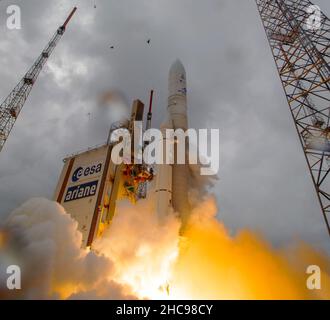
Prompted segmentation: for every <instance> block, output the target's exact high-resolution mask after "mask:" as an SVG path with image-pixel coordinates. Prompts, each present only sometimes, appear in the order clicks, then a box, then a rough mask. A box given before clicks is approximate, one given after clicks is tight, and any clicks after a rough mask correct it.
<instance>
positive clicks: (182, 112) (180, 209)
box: [167, 60, 189, 224]
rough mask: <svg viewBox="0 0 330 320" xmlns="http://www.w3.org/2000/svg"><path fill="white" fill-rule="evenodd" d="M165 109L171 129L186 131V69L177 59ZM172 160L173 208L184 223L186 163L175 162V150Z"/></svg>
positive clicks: (170, 76)
mask: <svg viewBox="0 0 330 320" xmlns="http://www.w3.org/2000/svg"><path fill="white" fill-rule="evenodd" d="M167 110H168V115H169V119H170V121H171V122H172V125H173V129H174V130H177V129H183V130H184V131H186V130H187V129H188V117H187V82H186V71H185V69H184V67H183V65H182V63H181V62H180V61H179V60H177V61H175V62H174V63H173V65H172V67H171V69H170V74H169V97H168V109H167ZM175 149H176V148H175ZM174 161H175V163H174V165H173V170H172V203H173V209H174V211H175V212H177V213H179V215H180V217H181V220H182V223H183V224H185V223H186V221H187V218H188V214H189V203H188V174H189V172H188V165H187V164H177V163H176V152H175V154H174Z"/></svg>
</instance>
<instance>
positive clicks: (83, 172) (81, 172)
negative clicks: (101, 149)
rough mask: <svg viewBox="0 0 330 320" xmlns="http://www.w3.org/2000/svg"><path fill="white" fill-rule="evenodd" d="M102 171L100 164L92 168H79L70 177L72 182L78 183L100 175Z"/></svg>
mask: <svg viewBox="0 0 330 320" xmlns="http://www.w3.org/2000/svg"><path fill="white" fill-rule="evenodd" d="M101 170H102V163H99V164H97V165H92V166H86V167H79V168H77V169H76V170H75V171H74V173H73V175H72V182H78V181H79V180H80V179H82V178H87V177H89V176H92V175H94V174H97V173H100V172H101Z"/></svg>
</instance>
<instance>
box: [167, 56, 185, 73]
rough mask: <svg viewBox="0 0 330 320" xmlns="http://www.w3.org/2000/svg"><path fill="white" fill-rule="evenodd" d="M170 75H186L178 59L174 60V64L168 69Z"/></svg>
mask: <svg viewBox="0 0 330 320" xmlns="http://www.w3.org/2000/svg"><path fill="white" fill-rule="evenodd" d="M171 73H181V74H185V73H186V70H185V69H184V66H183V64H182V62H181V61H180V60H179V59H177V60H175V62H174V63H173V64H172V66H171V69H170V74H171Z"/></svg>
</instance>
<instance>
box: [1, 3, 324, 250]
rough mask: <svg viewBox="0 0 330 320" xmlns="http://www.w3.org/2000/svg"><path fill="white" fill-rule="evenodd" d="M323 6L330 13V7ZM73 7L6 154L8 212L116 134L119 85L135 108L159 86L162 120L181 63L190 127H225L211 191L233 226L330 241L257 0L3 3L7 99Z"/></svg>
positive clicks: (48, 192) (46, 192) (278, 238)
mask: <svg viewBox="0 0 330 320" xmlns="http://www.w3.org/2000/svg"><path fill="white" fill-rule="evenodd" d="M13 3H15V4H17V5H19V6H20V7H21V11H22V29H21V30H8V29H7V27H6V17H7V15H6V8H7V6H8V5H10V4H13ZM318 4H319V5H320V6H321V8H322V9H323V11H324V12H325V13H326V14H327V15H328V16H329V14H330V2H329V1H328V0H323V1H318ZM74 5H78V11H77V14H76V16H75V17H74V19H73V20H72V23H71V24H70V25H69V27H68V29H67V32H66V33H65V35H64V37H63V38H62V40H61V42H60V43H59V45H58V46H57V48H56V49H55V51H54V53H53V55H52V56H51V58H50V59H49V62H48V63H47V66H46V68H45V69H44V70H43V71H42V73H41V75H40V77H39V79H38V82H37V83H36V85H35V87H34V88H33V91H32V93H31V95H30V97H29V99H28V101H27V103H26V104H25V106H24V109H23V111H22V113H21V114H20V117H19V119H18V121H17V122H16V125H15V127H14V130H13V131H12V134H11V136H10V138H9V140H8V142H7V144H6V146H5V148H4V150H3V151H2V153H1V155H0V216H1V217H2V219H3V218H4V217H5V216H6V215H7V214H8V213H10V211H11V210H12V209H13V208H15V207H17V206H18V205H20V204H21V203H22V202H24V201H25V200H27V199H29V198H31V197H35V196H43V197H47V198H52V195H53V192H54V189H55V186H56V183H57V179H58V176H59V174H60V171H61V168H62V159H63V158H64V156H65V155H67V154H70V153H73V152H75V151H79V150H81V149H84V148H87V147H91V146H93V145H97V144H100V143H103V142H104V141H105V140H106V137H107V132H108V127H109V126H110V124H111V121H112V119H111V116H109V114H108V113H107V110H105V109H104V108H100V107H99V106H98V103H97V101H98V99H99V96H100V94H101V93H102V92H104V91H105V90H119V91H120V92H121V93H122V94H123V95H124V97H125V99H126V101H127V102H128V103H129V104H131V102H132V100H133V99H136V98H139V99H141V100H143V101H145V102H147V101H148V95H149V91H150V89H152V88H153V89H155V115H154V124H155V125H159V124H160V122H161V121H162V120H163V119H164V117H165V114H166V106H167V78H168V70H169V68H170V65H171V63H172V62H173V61H174V60H175V59H176V58H180V59H181V61H182V62H183V64H184V65H185V68H186V72H187V80H188V95H189V96H188V98H189V106H188V107H189V121H190V126H191V127H195V128H220V130H221V146H220V151H221V169H220V173H219V176H220V180H219V182H218V183H217V184H216V186H215V187H214V189H213V190H212V191H213V192H214V193H215V195H216V197H217V201H218V204H219V207H220V211H219V218H220V219H221V220H223V221H224V222H225V224H226V225H227V226H228V228H229V229H230V230H232V232H236V231H237V230H239V229H242V228H249V229H252V230H256V231H259V232H262V233H263V234H264V235H265V237H267V238H268V239H269V240H270V241H272V242H273V243H274V244H275V245H279V244H281V245H286V244H288V243H290V241H291V240H292V239H296V238H300V239H304V240H306V241H308V242H310V243H312V244H313V245H315V246H316V247H319V248H321V247H323V248H327V247H329V241H330V239H329V237H328V235H327V232H326V227H325V224H324V221H323V218H322V215H321V210H320V208H319V205H318V203H317V200H316V194H315V192H314V189H313V186H312V182H311V178H310V177H309V175H308V171H307V166H306V163H305V159H304V156H303V152H302V150H301V146H300V144H299V141H298V137H297V135H296V131H295V129H294V125H293V122H292V119H291V115H290V113H289V109H288V105H287V102H286V99H285V95H284V93H283V89H282V87H281V83H280V80H279V77H278V75H277V71H276V68H275V65H274V61H273V59H272V56H271V52H270V49H269V46H268V43H267V41H266V37H265V32H264V30H263V28H262V24H261V21H260V18H259V15H258V12H257V8H256V5H255V2H254V0H203V1H198V0H139V1H137V0H84V1H71V0H56V1H55V0H53V1H52V0H24V1H23V0H22V1H18V0H17V1H7V0H2V1H0V31H1V36H0V66H1V69H0V75H1V76H0V97H1V100H2V99H3V98H4V97H6V96H7V95H8V93H9V92H10V90H11V89H12V88H13V87H14V86H15V85H16V83H17V82H18V81H19V80H20V78H21V77H22V76H23V74H24V73H25V72H26V71H27V69H28V68H29V67H30V66H31V65H32V63H33V62H34V60H35V59H36V57H37V56H38V55H39V54H40V52H41V50H42V49H43V48H44V46H45V45H46V44H47V42H48V41H49V39H50V37H51V36H52V35H53V33H54V32H55V30H56V29H57V27H58V26H59V25H60V24H62V23H63V22H64V19H65V18H66V15H67V14H68V12H69V11H70V10H71V8H72V7H73V6H74ZM94 5H96V8H94ZM148 38H151V45H150V46H149V45H147V43H146V41H147V39H148ZM112 45H113V46H114V47H115V48H114V49H113V50H111V49H110V46H112ZM89 114H90V115H89Z"/></svg>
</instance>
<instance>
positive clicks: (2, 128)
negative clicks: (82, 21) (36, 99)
mask: <svg viewBox="0 0 330 320" xmlns="http://www.w3.org/2000/svg"><path fill="white" fill-rule="evenodd" d="M76 10H77V8H73V10H72V12H71V13H70V15H69V16H68V18H67V19H66V21H65V22H64V24H63V25H62V26H60V27H59V28H58V29H57V30H56V32H55V34H54V36H53V37H52V39H51V40H50V42H49V43H48V44H47V46H46V48H45V49H44V50H43V51H42V53H41V55H40V56H39V57H38V58H37V60H36V61H35V63H34V64H33V66H32V67H31V68H30V69H29V71H28V72H27V73H26V74H25V75H24V77H23V78H22V79H21V81H20V82H19V83H18V84H17V85H16V87H15V88H14V89H13V90H12V92H11V93H10V94H9V95H8V97H7V98H6V99H5V100H4V101H3V102H2V104H1V105H0V152H1V150H2V148H3V146H4V144H5V142H6V141H7V139H8V136H9V134H10V132H11V130H12V128H13V126H14V124H15V122H16V119H17V117H18V115H19V113H20V112H21V110H22V108H23V106H24V103H25V101H26V99H27V98H28V96H29V94H30V92H31V90H32V87H33V85H34V83H35V82H36V80H37V78H38V76H39V73H40V71H41V70H42V68H43V66H44V65H45V63H46V61H47V60H48V58H49V56H50V55H51V53H52V52H53V50H54V49H55V47H56V45H57V43H58V42H59V40H60V39H61V37H62V35H63V34H64V32H65V29H66V26H67V24H68V23H69V21H70V20H71V18H72V16H73V15H74V13H75V11H76Z"/></svg>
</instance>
